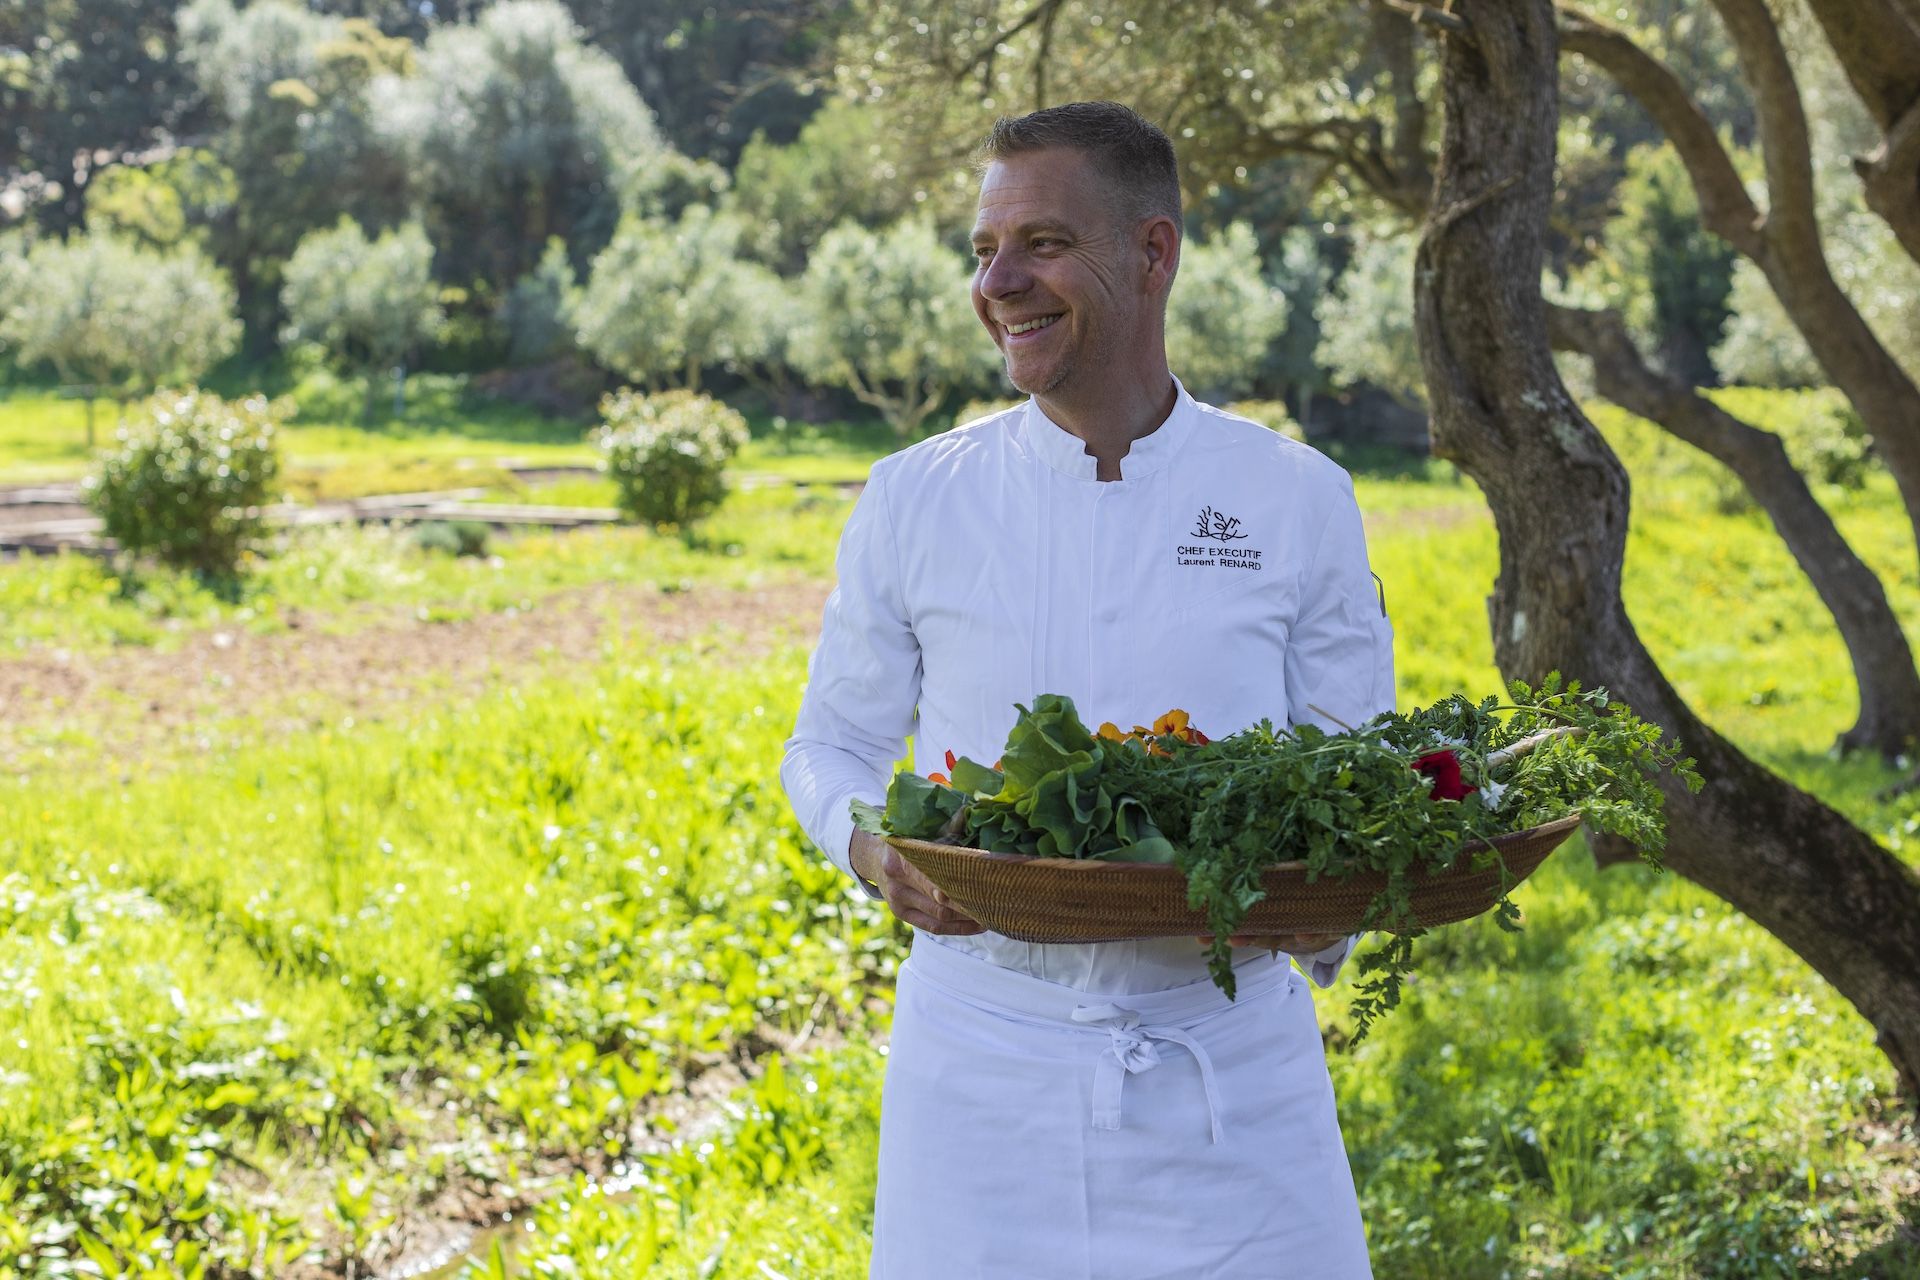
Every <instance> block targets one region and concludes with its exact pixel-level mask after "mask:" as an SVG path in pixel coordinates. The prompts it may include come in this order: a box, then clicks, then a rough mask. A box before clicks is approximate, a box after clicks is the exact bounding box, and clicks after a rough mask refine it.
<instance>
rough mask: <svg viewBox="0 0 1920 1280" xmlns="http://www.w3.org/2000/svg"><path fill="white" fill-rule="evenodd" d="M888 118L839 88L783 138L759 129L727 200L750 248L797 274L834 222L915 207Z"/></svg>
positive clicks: (873, 222) (863, 220)
mask: <svg viewBox="0 0 1920 1280" xmlns="http://www.w3.org/2000/svg"><path fill="white" fill-rule="evenodd" d="M886 123H887V120H886V116H885V115H883V114H882V113H881V112H880V111H878V110H876V109H874V108H873V107H871V106H869V105H867V104H864V103H859V102H854V101H852V100H850V99H847V98H842V97H837V96H836V97H833V98H830V99H829V100H828V101H827V102H826V104H825V105H824V106H822V107H821V108H820V110H819V111H818V112H816V113H815V114H814V116H813V118H812V119H811V120H809V121H807V123H806V125H805V126H804V127H803V128H802V129H801V130H800V136H799V137H797V138H795V139H794V140H793V141H792V142H790V143H788V144H786V145H784V146H779V145H775V144H774V143H772V142H769V141H768V140H767V139H766V137H765V135H759V134H757V135H755V136H754V138H753V140H752V141H751V142H749V143H748V144H747V146H746V148H745V149H744V150H743V151H742V152H741V153H740V163H739V165H738V166H737V167H736V168H735V169H734V171H733V189H732V192H731V194H730V195H729V197H728V201H727V203H728V207H729V208H731V209H733V210H734V211H735V212H737V213H739V214H740V215H741V217H743V218H745V219H746V221H747V225H748V228H749V231H748V236H747V241H746V244H745V249H746V251H747V252H748V253H749V254H751V255H752V256H753V257H754V258H755V259H756V260H758V261H760V262H764V263H766V264H767V265H769V266H771V267H773V268H774V269H776V270H778V271H779V272H780V273H781V274H782V275H796V274H798V273H799V272H800V271H801V270H802V269H803V268H804V267H805V266H806V262H807V255H808V254H809V253H811V252H812V250H813V247H814V246H815V245H816V244H818V243H819V241H820V238H821V237H822V236H824V235H825V234H826V233H827V231H828V230H829V229H831V228H832V227H833V226H834V225H835V224H837V223H840V222H848V221H851V222H858V223H860V224H861V225H862V226H869V227H872V226H884V225H885V224H887V223H889V222H893V221H895V220H896V219H898V218H901V217H903V216H905V215H906V214H908V213H910V212H912V210H913V208H914V206H915V204H916V203H918V202H917V201H916V200H915V187H914V185H913V184H912V183H910V182H907V181H904V180H903V179H902V176H901V171H900V168H901V167H900V162H899V159H898V157H897V154H896V153H897V151H898V148H897V147H896V146H895V145H893V140H892V139H890V138H888V137H887V136H886V134H885V129H886ZM920 195H921V197H922V198H924V196H925V192H924V190H922V191H921V192H920Z"/></svg>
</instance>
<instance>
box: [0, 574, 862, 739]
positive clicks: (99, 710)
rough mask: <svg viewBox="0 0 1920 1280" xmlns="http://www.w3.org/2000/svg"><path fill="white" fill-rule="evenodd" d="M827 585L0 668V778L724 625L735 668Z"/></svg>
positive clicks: (627, 594) (775, 637)
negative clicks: (625, 638)
mask: <svg viewBox="0 0 1920 1280" xmlns="http://www.w3.org/2000/svg"><path fill="white" fill-rule="evenodd" d="M827 591H828V587H827V585H826V584H825V583H818V582H793V583H782V584H778V585H774V586H767V587H762V588H757V589H751V590H744V591H730V590H725V589H721V588H708V587H696V588H695V589H693V590H691V591H685V592H675V593H672V594H667V593H663V592H661V591H660V590H659V589H658V588H657V587H654V586H651V585H632V586H617V587H616V586H595V587H587V588H580V589H576V590H572V591H564V592H559V593H556V594H554V595H550V596H547V597H544V598H542V599H540V600H538V601H536V602H535V604H534V605H533V607H532V608H530V609H526V610H516V611H509V612H502V613H493V614H486V615H483V616H480V617H475V618H469V619H462V620H459V621H453V622H421V621H419V620H417V619H416V618H414V617H413V615H411V614H410V613H405V612H400V611H395V612H393V613H391V614H390V615H389V616H387V617H384V618H382V619H380V620H378V621H376V622H374V623H372V624H371V625H367V626H362V627H360V628H358V629H356V630H354V631H352V632H351V633H349V634H344V635H339V634H330V633H327V632H323V631H320V630H317V629H315V628H313V627H311V626H304V627H303V626H300V625H299V620H298V619H297V618H296V619H293V620H291V623H292V629H290V630H288V631H285V632H281V633H276V634H270V635H253V634H250V633H248V632H245V631H242V630H239V629H237V628H233V627H226V628H215V629H212V630H207V631H202V632H199V633H196V634H194V635H192V636H191V637H189V638H188V639H187V641H186V643H185V644H183V645H182V646H181V647H180V648H178V649H177V650H174V651H172V652H167V653H160V652H156V651H153V650H148V649H132V650H122V651H116V652H109V653H104V654H103V653H87V654H69V653H65V652H63V651H60V650H34V651H30V652H27V653H25V654H21V655H19V656H7V657H0V770H5V771H7V772H11V773H16V774H20V773H35V774H38V773H44V772H48V771H51V770H56V769H58V768H60V767H61V766H63V765H66V764H69V763H71V762H74V761H76V760H93V761H106V762H108V763H110V764H117V765H119V766H120V767H122V768H123V769H124V768H131V767H133V766H135V765H137V764H139V763H142V762H159V761H164V760H170V759H177V758H178V757H179V756H181V755H182V754H192V753H196V752H205V751H210V750H215V749H218V748H221V747H225V746H227V745H229V744H231V743H232V742H234V741H236V740H237V739H239V738H240V737H242V736H245V737H247V738H249V739H256V740H257V739H258V738H259V737H261V736H263V735H265V736H274V735H277V734H282V733H295V732H300V731H304V730H309V729H313V728H316V727H318V726H320V725H323V724H335V723H339V722H340V721H341V720H342V719H343V718H346V717H352V718H353V719H354V720H356V721H359V722H362V723H365V722H369V721H378V720H381V719H383V718H384V717H386V716H387V715H390V714H392V713H393V712H394V710H395V709H397V707H398V706H399V705H400V704H402V703H404V702H405V701H407V700H409V699H412V698H417V697H419V696H421V695H423V694H431V695H434V696H438V697H449V696H451V697H459V696H462V695H470V694H477V693H479V692H481V691H483V690H484V689H486V688H487V687H489V686H490V685H495V684H498V683H500V682H501V681H504V680H513V679H521V678H526V677H529V676H532V675H537V674H540V673H542V672H543V671H553V670H561V669H565V668H566V667H569V666H576V665H591V664H592V663H594V662H596V661H598V660H599V657H600V655H601V647H602V645H603V644H604V643H605V642H606V641H607V640H609V639H612V638H614V637H616V636H621V635H625V634H628V633H640V634H643V635H645V636H647V637H649V638H650V639H651V640H652V641H653V642H654V643H656V644H660V645H663V646H664V645H674V644H682V643H686V642H689V641H693V640H696V639H698V638H699V637H701V636H703V635H706V634H708V633H710V632H713V631H716V630H719V631H724V632H729V633H735V635H736V636H737V637H738V638H736V639H731V640H729V641H728V642H727V646H726V649H727V653H728V655H729V657H730V658H731V659H733V660H738V659H739V658H742V657H746V658H751V657H753V656H755V655H756V654H759V653H765V652H768V651H770V650H772V649H773V648H774V647H776V646H777V645H779V644H781V643H787V642H793V641H802V642H806V641H810V639H811V637H812V636H813V634H814V633H815V631H816V630H817V628H818V626H819V622H820V608H821V605H822V604H823V603H824V601H825V599H826V594H827Z"/></svg>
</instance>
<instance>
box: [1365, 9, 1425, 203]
mask: <svg viewBox="0 0 1920 1280" xmlns="http://www.w3.org/2000/svg"><path fill="white" fill-rule="evenodd" d="M1396 13H1397V10H1395V9H1393V8H1390V7H1382V8H1376V9H1375V10H1374V11H1373V14H1374V22H1373V32H1374V40H1375V41H1376V42H1377V43H1378V45H1379V48H1380V55H1381V60H1382V61H1383V62H1384V63H1385V64H1386V69H1387V92H1388V93H1389V94H1390V95H1391V98H1392V102H1393V148H1392V153H1391V154H1392V156H1393V166H1394V169H1395V170H1396V171H1397V172H1398V174H1399V176H1400V181H1402V182H1404V183H1407V184H1410V185H1418V186H1419V188H1420V190H1421V191H1422V192H1423V193H1424V192H1427V191H1430V190H1432V188H1433V166H1432V164H1431V162H1430V161H1429V160H1428V158H1427V104H1426V101H1425V99H1423V98H1421V96H1420V72H1419V66H1418V65H1417V62H1416V59H1415V54H1414V48H1413V28H1412V25H1411V24H1408V23H1405V22H1401V21H1400V20H1399V19H1398V18H1397V17H1395V14H1396Z"/></svg>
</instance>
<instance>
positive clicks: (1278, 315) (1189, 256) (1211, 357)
mask: <svg viewBox="0 0 1920 1280" xmlns="http://www.w3.org/2000/svg"><path fill="white" fill-rule="evenodd" d="M1286 327H1287V300H1286V297H1285V296H1284V295H1283V294H1282V293H1281V292H1280V290H1279V289H1277V288H1275V287H1274V286H1273V285H1272V284H1270V283H1268V281H1267V279H1266V275H1265V272H1264V270H1263V269H1262V266H1261V263H1260V246H1259V245H1258V244H1257V243H1256V242H1255V240H1254V238H1253V229H1252V228H1251V227H1249V226H1247V224H1246V223H1244V222H1236V223H1233V224H1232V225H1231V226H1229V227H1227V228H1226V230H1224V231H1222V232H1220V233H1218V234H1217V235H1215V236H1214V237H1213V238H1212V239H1210V240H1204V241H1202V240H1194V241H1189V242H1188V243H1187V244H1186V245H1184V246H1182V248H1181V250H1180V270H1179V273H1178V274H1177V275H1176V276H1175V278H1174V282H1173V292H1172V294H1171V295H1170V296H1169V297H1168V299H1167V362H1168V363H1169V364H1171V365H1172V366H1173V370H1174V372H1175V373H1177V374H1179V375H1180V378H1181V380H1182V381H1184V382H1185V383H1186V384H1187V386H1188V387H1189V388H1190V389H1192V390H1194V391H1197V392H1220V393H1223V394H1222V397H1221V398H1223V399H1233V398H1235V397H1236V396H1238V395H1241V394H1244V393H1245V392H1246V390H1247V388H1248V384H1250V383H1251V382H1252V380H1253V377H1254V375H1255V374H1256V373H1258V372H1259V369H1260V365H1261V363H1262V362H1263V361H1264V360H1265V359H1266V355H1267V348H1268V346H1270V345H1271V344H1272V342H1273V340H1274V339H1275V338H1278V337H1279V336H1280V334H1281V332H1282V331H1283V330H1285V329H1286Z"/></svg>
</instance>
